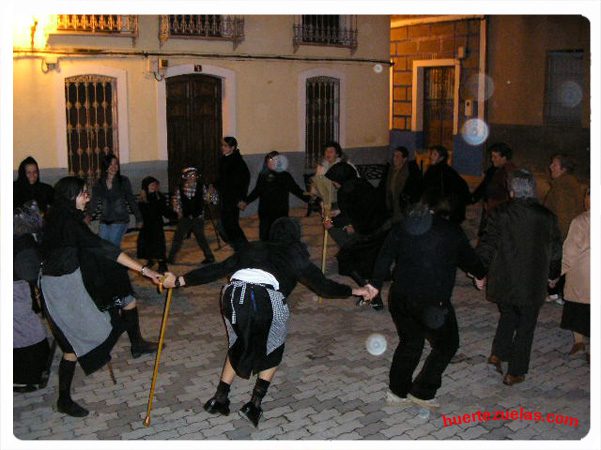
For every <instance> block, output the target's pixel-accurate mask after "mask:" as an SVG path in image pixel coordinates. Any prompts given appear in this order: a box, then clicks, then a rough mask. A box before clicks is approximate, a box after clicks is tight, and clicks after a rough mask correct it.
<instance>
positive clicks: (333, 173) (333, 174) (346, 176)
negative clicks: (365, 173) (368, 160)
mask: <svg viewBox="0 0 601 450" xmlns="http://www.w3.org/2000/svg"><path fill="white" fill-rule="evenodd" d="M326 178H327V179H329V180H331V181H334V182H336V183H339V184H340V185H343V184H344V183H346V182H347V181H350V180H355V179H356V178H357V171H356V170H355V169H354V168H353V166H351V165H350V164H349V163H345V162H339V163H336V164H334V165H333V166H332V167H330V168H329V170H328V171H327V172H326Z"/></svg>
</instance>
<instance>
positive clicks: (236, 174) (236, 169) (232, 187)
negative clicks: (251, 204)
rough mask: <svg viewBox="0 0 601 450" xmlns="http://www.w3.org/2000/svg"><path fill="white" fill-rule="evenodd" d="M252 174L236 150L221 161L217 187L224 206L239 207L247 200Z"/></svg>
mask: <svg viewBox="0 0 601 450" xmlns="http://www.w3.org/2000/svg"><path fill="white" fill-rule="evenodd" d="M249 183H250V172H249V171H248V167H247V165H246V163H245V162H244V159H242V155H241V154H240V152H239V151H237V150H234V151H233V152H232V153H231V154H230V155H228V156H221V158H220V159H219V178H218V179H217V181H216V182H215V186H216V187H217V190H218V191H219V196H220V201H221V204H222V205H229V206H232V205H237V204H238V202H239V201H241V200H244V198H246V193H247V192H248V185H249Z"/></svg>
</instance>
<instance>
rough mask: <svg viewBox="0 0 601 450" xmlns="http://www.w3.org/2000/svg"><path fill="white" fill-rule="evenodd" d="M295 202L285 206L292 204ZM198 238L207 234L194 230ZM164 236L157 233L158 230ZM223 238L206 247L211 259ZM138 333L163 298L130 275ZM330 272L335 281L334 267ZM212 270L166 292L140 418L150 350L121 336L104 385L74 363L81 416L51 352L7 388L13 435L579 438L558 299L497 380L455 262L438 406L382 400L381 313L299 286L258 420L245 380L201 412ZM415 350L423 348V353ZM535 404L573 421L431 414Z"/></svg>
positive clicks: (149, 328)
mask: <svg viewBox="0 0 601 450" xmlns="http://www.w3.org/2000/svg"><path fill="white" fill-rule="evenodd" d="M302 213H303V211H301V210H294V214H295V215H297V216H300V215H301V214H302ZM469 213H470V215H469V220H468V223H467V225H466V228H467V230H468V234H470V235H471V236H473V230H474V229H475V224H476V222H477V220H476V218H477V217H478V211H477V210H475V209H470V211H469ZM301 222H302V225H303V234H304V240H305V242H306V243H307V244H308V246H309V248H310V251H311V254H312V256H313V258H314V260H315V262H316V263H318V261H320V259H321V245H322V236H323V232H322V228H321V226H320V224H319V221H318V217H317V216H316V215H315V214H313V215H312V216H311V217H309V218H304V217H303V218H301ZM243 225H244V227H245V229H246V230H247V233H248V236H249V238H251V239H256V237H257V226H256V225H257V224H256V218H247V219H243ZM207 232H208V236H209V238H210V243H211V246H212V247H213V248H216V246H217V242H216V241H215V235H214V234H213V230H212V228H207ZM135 238H136V236H135V234H131V235H127V236H126V239H125V241H124V249H125V250H126V251H127V252H129V253H130V254H134V253H135ZM167 238H168V240H169V239H170V238H171V233H168V236H167ZM335 251H336V247H335V245H330V246H329V253H328V254H329V256H330V258H329V264H328V272H329V273H331V274H332V273H334V272H335V271H336V266H335V260H334V258H332V256H333V255H334V254H335ZM229 253H230V249H229V247H227V246H224V247H223V248H222V249H221V250H217V251H216V253H215V254H216V257H217V259H218V260H222V259H224V258H225V257H226V256H227V255H228V254H229ZM180 259H181V261H182V263H180V264H178V265H175V266H172V270H173V271H174V272H176V273H184V272H185V271H187V270H189V269H191V268H192V267H193V265H194V263H197V262H199V261H201V260H202V259H203V258H202V255H201V254H200V251H199V250H198V247H197V246H196V243H195V241H194V239H188V240H186V241H185V243H184V247H183V249H182V251H181V255H180ZM132 277H133V281H134V283H135V287H136V291H137V297H138V300H139V306H140V313H141V322H142V328H143V334H144V335H145V336H146V337H149V338H155V339H157V338H158V333H159V328H160V323H161V317H162V311H163V304H164V296H160V295H159V294H158V293H156V291H155V290H154V288H152V287H151V286H150V285H149V284H145V281H144V280H142V279H141V278H140V277H139V276H136V275H133V274H132ZM335 278H337V279H341V280H342V279H343V278H342V277H339V276H336V277H335ZM220 287H221V282H215V283H212V284H209V285H207V286H202V287H195V288H187V289H182V290H179V291H174V294H173V304H172V308H171V313H170V316H169V323H168V328H167V333H166V341H165V342H166V348H165V350H164V352H163V354H162V358H161V366H160V371H159V377H158V382H157V388H156V394H155V399H154V409H153V411H152V423H151V425H150V426H149V427H145V426H144V425H143V419H144V417H145V415H146V404H147V400H148V393H149V389H150V382H151V378H152V370H153V364H154V357H153V356H148V355H147V356H144V357H141V358H138V359H132V358H131V356H130V354H129V343H128V339H127V337H126V336H125V335H124V336H123V337H122V338H121V339H120V341H119V342H118V344H117V346H116V347H115V350H114V352H113V362H112V366H113V369H114V373H115V377H116V380H117V384H113V383H112V382H111V379H110V377H109V372H108V370H107V369H102V370H100V371H98V372H97V373H94V374H92V375H90V376H87V377H86V376H84V374H83V372H82V371H81V369H80V368H78V369H77V372H76V375H75V379H74V383H73V392H74V395H73V397H74V399H75V400H76V401H79V402H81V403H82V404H84V405H85V406H86V407H87V408H89V409H90V410H91V414H90V415H89V416H88V417H87V418H84V419H75V418H72V417H67V416H65V415H62V414H59V413H57V412H55V411H54V409H53V406H54V404H55V403H56V398H57V383H58V380H57V368H58V361H59V360H58V358H59V356H60V355H59V354H60V351H58V352H57V355H55V361H54V365H53V372H52V375H51V378H50V382H49V384H48V387H46V388H45V389H43V390H40V391H37V392H33V393H27V394H13V401H14V407H13V411H14V426H13V432H14V435H15V436H16V437H17V438H19V439H24V440H30V439H51V440H74V439H81V440H84V439H92V440H122V439H128V440H133V439H153V440H155V439H156V440H160V439H165V440H166V439H181V440H204V439H220V440H249V439H250V440H262V439H270V440H280V439H286V440H299V439H302V440H330V439H335V440H400V439H402V440H415V439H429V440H436V439H511V440H522V439H550V440H556V439H562V440H566V439H581V438H583V437H584V436H585V435H586V434H587V433H588V430H589V425H590V420H589V416H590V372H589V365H588V364H587V362H586V360H585V358H584V355H582V356H577V357H572V358H570V357H568V356H567V350H568V349H569V348H570V346H571V336H570V333H569V332H567V331H565V330H561V329H560V328H559V321H560V317H561V307H560V306H558V305H556V304H546V305H544V307H543V308H542V311H541V314H540V317H539V321H538V327H537V330H536V334H535V339H534V345H533V351H532V361H531V366H530V372H529V374H528V377H527V379H526V381H525V382H524V383H522V384H519V385H516V386H513V387H507V386H505V385H503V384H502V382H501V376H500V375H499V374H497V373H496V372H494V371H491V370H490V369H489V367H488V365H487V364H486V357H487V356H488V353H489V350H490V345H491V341H492V337H493V333H494V330H495V327H496V321H497V318H498V313H497V310H496V307H495V306H494V305H492V304H490V303H488V302H486V301H485V300H484V297H483V294H482V293H481V292H478V291H476V290H475V289H474V288H473V287H472V285H471V281H470V280H469V279H467V278H466V277H465V275H464V274H462V273H459V274H458V277H457V285H456V288H455V292H454V296H453V301H454V304H455V307H456V310H457V318H458V322H459V327H460V335H461V347H460V349H459V352H458V355H457V356H456V358H455V360H454V362H453V363H452V364H451V365H450V366H449V367H448V369H447V371H446V372H445V374H444V378H443V385H442V388H441V389H440V390H439V392H438V399H439V401H440V403H441V408H440V410H439V412H437V413H433V414H432V415H431V416H430V417H429V418H424V417H422V416H423V414H422V415H420V412H421V411H420V410H419V409H418V408H417V407H415V406H411V405H402V406H389V405H387V403H386V392H387V379H388V369H389V367H390V362H391V359H392V354H393V351H394V348H395V346H396V344H397V337H396V333H395V330H394V325H393V323H392V320H391V318H390V316H389V314H388V313H387V312H376V311H373V310H372V309H371V308H369V307H358V306H355V301H354V300H353V299H345V300H343V299H339V300H323V301H320V300H318V299H317V298H316V296H315V295H314V294H312V293H311V292H310V291H308V290H307V289H306V288H304V287H303V286H298V287H297V288H296V290H295V291H294V293H293V294H292V295H291V297H290V298H289V305H290V308H291V321H290V333H289V339H288V341H287V344H286V353H285V355H284V361H283V363H282V365H281V367H280V370H279V371H278V373H277V374H276V377H275V379H274V382H273V383H272V386H271V388H270V390H269V392H268V394H267V396H266V398H265V400H264V402H263V406H264V410H265V412H264V417H263V419H262V421H261V423H260V425H259V428H258V429H255V428H254V427H252V426H251V425H250V424H249V423H248V422H247V421H245V420H244V419H241V418H240V417H239V416H238V414H236V411H237V409H239V408H240V406H242V404H244V403H245V402H246V401H247V400H248V398H249V396H250V392H251V391H252V386H253V383H254V381H246V380H240V379H238V380H236V382H235V383H234V385H233V387H232V391H231V396H230V398H231V402H232V404H231V407H232V414H230V416H228V417H221V416H220V417H215V416H211V415H209V414H207V413H206V412H205V411H204V410H203V409H202V405H203V403H204V402H205V401H206V400H207V399H208V398H209V397H211V395H212V394H213V393H214V390H215V387H216V383H217V382H218V376H219V372H220V369H221V366H222V363H223V357H224V354H225V350H226V339H225V330H224V327H223V323H222V321H221V318H220V314H219V308H218V295H219V291H220ZM375 332H377V333H381V334H383V335H384V336H385V337H386V340H387V342H388V348H387V350H386V351H385V353H384V354H383V355H381V356H372V355H370V354H369V353H368V352H367V351H366V349H365V341H366V338H367V337H368V336H369V335H370V334H371V333H375ZM427 350H428V349H427V348H426V352H424V356H425V354H427ZM520 409H522V412H524V411H530V412H534V411H540V412H542V413H543V414H544V415H546V414H547V413H555V414H559V415H562V416H572V417H574V418H576V419H577V420H578V426H577V427H574V426H569V425H563V424H562V425H558V424H555V423H548V422H546V421H541V422H534V421H528V420H495V421H489V422H484V421H475V422H470V423H465V424H462V425H454V426H446V427H445V426H444V425H443V418H442V415H445V416H455V415H464V414H470V415H471V414H472V413H476V412H477V411H497V410H502V411H507V410H518V411H519V410H520Z"/></svg>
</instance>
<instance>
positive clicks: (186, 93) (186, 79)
mask: <svg viewBox="0 0 601 450" xmlns="http://www.w3.org/2000/svg"><path fill="white" fill-rule="evenodd" d="M166 82H167V83H166V96H167V155H168V164H167V169H168V176H169V191H170V192H173V191H174V190H175V189H176V188H177V186H178V184H179V181H180V175H181V171H182V169H183V168H185V167H190V166H194V167H197V168H198V169H199V170H200V173H201V174H202V177H203V183H212V182H214V181H215V179H216V177H217V160H218V157H219V152H220V150H219V149H220V145H221V138H222V129H223V124H222V115H221V114H222V113H221V111H222V104H221V98H222V97H221V90H222V88H221V79H220V78H218V77H212V76H208V75H201V74H187V75H179V76H174V77H169V78H167V79H166Z"/></svg>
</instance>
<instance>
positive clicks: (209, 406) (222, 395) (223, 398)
mask: <svg viewBox="0 0 601 450" xmlns="http://www.w3.org/2000/svg"><path fill="white" fill-rule="evenodd" d="M229 393H230V385H229V384H227V383H226V382H224V381H219V386H217V392H215V395H214V396H213V397H212V398H211V399H210V400H209V401H208V402H206V403H205V405H204V410H205V411H206V412H208V413H209V414H221V415H223V416H229V414H230V401H229V399H228V398H227V396H228V394H229Z"/></svg>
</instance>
